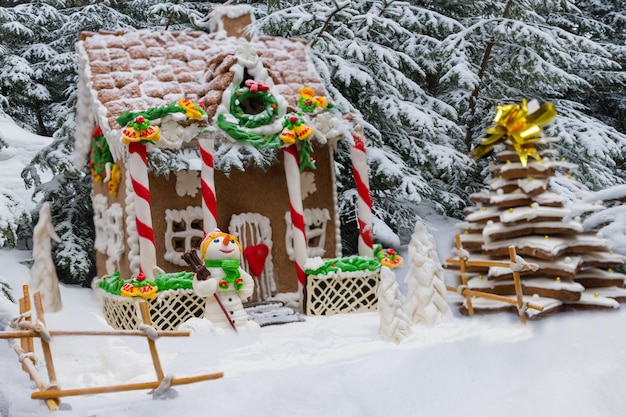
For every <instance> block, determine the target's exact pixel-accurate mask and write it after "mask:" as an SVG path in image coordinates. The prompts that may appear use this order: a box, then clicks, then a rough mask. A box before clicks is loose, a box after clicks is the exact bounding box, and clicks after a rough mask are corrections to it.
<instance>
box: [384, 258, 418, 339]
mask: <svg viewBox="0 0 626 417" xmlns="http://www.w3.org/2000/svg"><path fill="white" fill-rule="evenodd" d="M378 313H379V314H380V328H379V333H380V335H381V337H382V338H383V339H384V340H387V341H392V342H394V343H400V342H402V340H404V339H405V338H406V337H407V336H409V335H410V334H411V321H410V319H409V317H408V316H407V315H406V313H405V312H404V310H403V309H402V294H401V293H400V288H399V287H398V282H397V281H396V275H395V274H394V273H393V271H391V269H389V268H387V267H386V266H383V267H382V268H381V270H380V286H379V287H378Z"/></svg>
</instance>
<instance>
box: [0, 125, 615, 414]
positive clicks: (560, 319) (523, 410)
mask: <svg viewBox="0 0 626 417" xmlns="http://www.w3.org/2000/svg"><path fill="white" fill-rule="evenodd" d="M0 127H2V129H3V131H2V133H3V137H11V136H13V137H15V136H14V135H11V134H7V132H8V131H9V130H10V129H13V128H12V127H11V126H10V125H6V126H5V125H4V124H3V125H1V126H0ZM5 128H6V129H5ZM12 132H15V131H12ZM48 140H49V139H48ZM35 142H37V143H35ZM46 143H47V140H46V139H45V138H33V142H32V143H30V142H29V143H28V144H27V145H24V143H23V141H20V143H19V144H18V143H10V148H9V149H3V150H1V151H0V174H2V178H3V179H2V184H1V185H2V186H3V187H4V188H5V189H9V190H11V191H13V192H15V193H16V194H17V195H19V197H20V199H21V201H23V202H24V204H27V205H28V204H31V203H30V202H29V200H28V198H29V197H28V195H29V191H28V190H24V188H23V184H22V183H21V182H20V181H21V179H19V172H20V171H21V169H22V167H23V166H24V165H25V164H27V163H28V162H29V161H30V158H31V157H32V154H33V152H34V151H36V150H37V149H39V148H40V147H41V146H44V145H45V144H46ZM31 145H32V146H31ZM421 214H422V216H423V217H424V218H426V219H427V220H428V221H429V222H430V223H429V224H428V228H429V231H430V232H431V233H432V234H433V236H435V237H436V239H437V243H438V249H439V254H440V257H442V259H443V258H445V256H446V252H449V251H450V248H451V246H452V242H453V234H454V232H455V230H454V228H453V225H452V223H451V222H445V221H441V219H439V218H437V217H436V216H435V215H434V214H433V213H430V214H428V213H421ZM29 257H30V253H29V252H24V251H19V250H8V249H3V250H0V265H2V269H1V270H0V275H1V276H2V277H4V278H5V280H6V281H7V282H8V283H9V284H10V285H11V286H12V288H13V292H14V295H15V296H16V298H17V297H19V295H20V293H21V286H22V285H23V284H25V283H27V282H28V280H29V271H28V269H27V268H26V267H25V266H23V265H22V264H20V261H22V260H25V259H27V258H29ZM405 271H406V268H405V269H400V270H396V274H397V275H398V278H399V279H398V280H399V281H400V282H401V283H402V279H401V277H402V274H403V273H404V272H405ZM401 288H402V285H401ZM403 290H406V289H405V288H403ZM61 293H62V299H63V305H64V307H63V310H61V311H60V312H58V313H49V314H47V315H46V321H47V324H48V327H49V328H50V329H59V330H60V329H72V330H104V329H108V326H107V325H106V323H105V322H104V319H103V317H102V313H101V310H100V306H99V303H98V300H97V299H96V298H95V297H94V295H93V293H92V291H91V290H90V289H85V288H78V287H71V286H65V285H61ZM451 297H452V296H451ZM450 300H452V299H450ZM625 308H626V306H622V308H621V309H619V310H616V311H604V312H575V313H566V314H561V315H557V316H553V317H549V318H547V319H545V320H543V321H537V322H529V323H528V325H527V326H522V325H521V324H520V323H519V322H518V320H517V318H516V317H514V316H513V315H510V314H496V315H491V316H481V317H473V318H467V317H462V316H460V315H458V314H456V313H455V314H454V315H453V316H452V317H450V318H448V319H447V320H445V321H443V322H440V323H439V324H437V325H435V326H433V327H422V326H413V327H412V331H413V334H412V336H410V337H409V338H408V339H405V340H404V341H403V342H402V343H400V344H394V343H391V342H386V341H384V340H382V339H381V338H380V337H379V335H378V328H379V316H378V314H377V313H360V314H351V315H338V316H332V317H306V321H305V322H300V323H291V324H285V325H280V326H268V327H264V328H262V329H260V330H259V331H257V332H250V333H246V334H240V335H234V334H231V333H224V334H221V335H207V334H195V335H192V336H191V337H189V338H169V339H168V338H162V339H159V340H158V341H157V342H156V343H157V346H158V348H159V354H160V359H161V362H162V365H163V368H164V372H165V373H166V374H172V375H173V376H175V377H178V378H182V377H188V376H194V375H199V374H206V373H213V372H224V377H223V378H221V379H217V380H213V381H206V382H199V383H195V384H190V385H182V386H177V387H175V388H174V390H175V392H176V393H177V397H176V398H169V399H158V400H155V399H152V396H151V395H147V390H146V391H130V392H124V393H109V394H99V395H92V396H77V397H65V398H63V399H62V410H59V411H57V412H55V413H56V414H58V415H59V416H67V417H70V416H72V417H74V416H81V417H88V416H89V417H91V416H93V417H96V416H111V417H124V416H133V417H148V416H150V417H158V416H185V417H195V416H203V417H204V416H229V417H230V416H268V417H270V416H272V417H273V416H285V417H296V416H298V417H307V416H315V417H320V416H324V417H332V416H338V417H339V416H340V417H368V416H385V417H393V416H416V415H419V416H432V417H435V416H442V417H455V416H463V417H471V416H476V417H490V416H494V417H496V416H497V417H501V416H507V417H517V416H520V417H521V416H524V417H528V416H538V417H543V416H568V417H578V416H580V417H583V416H584V417H589V416H602V417H612V416H615V417H618V416H619V417H621V416H623V415H624V410H625V409H626V396H625V395H624V392H625V391H626V382H624V381H625V378H626V360H624V358H625V357H626V331H625V330H624V329H625V327H626V326H625V325H626V310H625ZM453 310H454V311H456V309H455V308H453ZM16 313H17V307H16V306H15V305H14V304H11V303H9V302H8V301H7V300H6V299H5V298H4V297H1V296H0V323H6V321H7V318H8V317H9V316H10V315H13V314H16ZM13 343H15V341H7V340H0V417H26V416H37V417H40V416H46V415H51V414H52V413H51V412H49V411H48V409H47V408H46V406H45V404H44V402H43V401H40V400H33V399H31V398H30V395H31V393H32V392H33V391H35V390H36V387H35V384H34V383H33V382H32V381H30V380H29V378H28V376H27V374H26V373H24V372H23V371H22V370H21V366H20V364H19V363H18V361H17V356H16V355H15V353H14V352H13V350H12V348H11V345H12V344H13ZM35 350H36V358H37V360H38V361H37V362H38V365H37V366H38V369H39V371H40V372H41V374H42V376H43V377H44V379H46V377H47V375H46V372H45V366H44V365H43V358H42V352H41V347H40V345H39V343H36V345H35ZM52 352H53V355H54V359H55V366H56V372H57V377H58V378H57V379H58V383H59V384H60V386H61V388H66V389H69V388H84V387H92V386H103V385H115V384H129V383H135V382H144V381H154V380H155V379H156V378H155V372H154V370H153V368H152V362H151V360H150V354H149V350H148V346H147V343H146V341H145V339H144V338H130V337H126V338H122V337H91V336H90V337H78V336H72V337H69V336H68V337H61V336H59V337H56V338H55V339H54V340H53V341H52ZM46 380H47V379H46Z"/></svg>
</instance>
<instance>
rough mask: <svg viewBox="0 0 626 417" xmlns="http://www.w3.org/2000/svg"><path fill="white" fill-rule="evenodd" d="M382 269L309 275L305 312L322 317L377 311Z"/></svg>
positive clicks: (305, 296)
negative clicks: (377, 293)
mask: <svg viewBox="0 0 626 417" xmlns="http://www.w3.org/2000/svg"><path fill="white" fill-rule="evenodd" d="M379 284H380V269H378V270H376V271H359V272H358V273H354V272H347V273H341V272H340V273H332V274H329V275H308V276H307V278H306V285H305V294H304V303H305V305H304V312H305V314H307V315H314V316H322V315H332V314H339V313H355V312H364V311H372V310H376V307H377V306H378V297H377V295H376V292H377V290H378V285H379Z"/></svg>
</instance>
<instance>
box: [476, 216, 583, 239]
mask: <svg viewBox="0 0 626 417" xmlns="http://www.w3.org/2000/svg"><path fill="white" fill-rule="evenodd" d="M532 228H545V229H553V230H557V229H559V231H558V232H555V233H563V232H562V231H561V230H568V231H570V232H571V233H582V232H583V226H582V224H581V223H580V222H577V221H574V220H572V221H569V222H563V221H554V222H536V223H520V224H516V225H513V226H505V225H503V224H502V223H495V222H491V221H489V222H488V223H487V225H485V227H484V228H483V236H484V237H485V239H491V237H492V236H493V235H497V234H500V233H507V232H517V231H520V230H528V229H532Z"/></svg>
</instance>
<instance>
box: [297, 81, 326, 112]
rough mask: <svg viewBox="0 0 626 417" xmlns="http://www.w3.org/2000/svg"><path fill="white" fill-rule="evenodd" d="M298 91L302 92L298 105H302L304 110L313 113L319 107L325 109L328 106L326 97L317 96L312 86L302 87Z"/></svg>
mask: <svg viewBox="0 0 626 417" xmlns="http://www.w3.org/2000/svg"><path fill="white" fill-rule="evenodd" d="M298 92H299V93H300V98H299V99H298V106H300V108H301V109H302V111H303V112H305V113H313V112H314V111H315V109H317V108H320V109H322V110H324V109H326V107H328V102H327V101H326V99H325V98H324V97H322V96H316V95H315V91H313V89H312V88H311V87H302V88H301V89H299V90H298Z"/></svg>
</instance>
